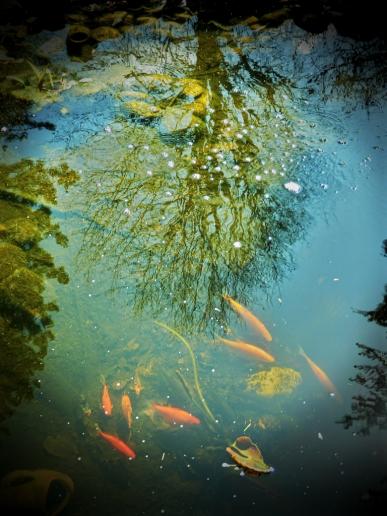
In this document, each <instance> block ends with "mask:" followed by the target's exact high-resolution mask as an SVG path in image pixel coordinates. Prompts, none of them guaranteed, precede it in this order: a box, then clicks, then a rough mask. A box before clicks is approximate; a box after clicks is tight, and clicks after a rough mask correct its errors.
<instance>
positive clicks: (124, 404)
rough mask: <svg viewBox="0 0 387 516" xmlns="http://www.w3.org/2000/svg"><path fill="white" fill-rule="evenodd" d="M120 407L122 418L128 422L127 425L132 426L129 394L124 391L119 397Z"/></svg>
mask: <svg viewBox="0 0 387 516" xmlns="http://www.w3.org/2000/svg"><path fill="white" fill-rule="evenodd" d="M121 408H122V413H123V415H124V418H125V419H126V421H127V422H128V427H129V428H131V426H132V403H131V401H130V398H129V396H128V395H127V394H126V393H125V394H123V396H122V398H121Z"/></svg>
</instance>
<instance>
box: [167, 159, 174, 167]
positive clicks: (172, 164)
mask: <svg viewBox="0 0 387 516" xmlns="http://www.w3.org/2000/svg"><path fill="white" fill-rule="evenodd" d="M174 166H175V163H174V162H173V161H172V160H171V161H168V167H169V168H173V167H174Z"/></svg>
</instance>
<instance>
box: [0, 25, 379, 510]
mask: <svg viewBox="0 0 387 516" xmlns="http://www.w3.org/2000/svg"><path fill="white" fill-rule="evenodd" d="M253 25H254V24H253ZM118 26H119V28H120V30H121V33H120V34H119V35H118V34H116V35H117V36H118V37H116V38H114V39H108V40H106V41H102V42H101V43H99V44H98V45H96V44H95V45H94V48H91V47H90V48H86V50H85V47H82V48H83V50H82V49H81V50H82V52H86V51H87V52H89V56H88V57H90V59H87V60H83V61H82V60H78V61H77V60H72V59H71V58H70V57H69V55H68V52H67V50H66V47H65V40H66V36H67V33H68V27H66V29H65V30H63V31H58V32H56V33H50V32H44V33H41V34H38V35H34V36H31V37H30V38H28V39H27V40H26V42H27V43H28V52H29V53H30V54H29V55H28V59H29V61H30V63H29V62H28V61H26V60H25V59H19V60H18V59H16V58H6V57H4V56H3V57H2V59H3V62H4V71H5V73H4V74H3V88H4V91H6V92H8V93H9V94H11V92H12V95H13V96H14V97H15V96H16V97H18V98H19V99H28V100H32V101H33V104H32V105H31V106H30V107H29V111H28V112H29V117H30V120H29V123H27V124H26V125H24V126H22V127H20V126H16V125H14V124H13V125H12V124H11V125H10V126H4V128H3V129H2V132H3V136H4V141H3V144H4V146H3V153H2V163H3V164H2V166H1V172H0V173H1V176H0V177H1V179H0V184H1V190H0V192H1V197H0V238H1V241H0V264H1V265H0V271H1V272H0V291H1V301H0V307H1V313H0V324H1V335H2V343H1V346H2V349H1V366H0V367H1V380H0V381H1V399H0V403H1V404H0V408H1V418H2V428H3V429H4V433H3V435H2V436H1V447H2V448H1V450H2V452H1V453H2V460H1V471H0V473H1V474H3V475H5V474H6V473H8V472H10V471H13V470H24V469H33V470H34V469H38V468H44V469H52V470H57V471H60V472H63V473H66V474H68V475H69V476H70V477H71V478H72V479H73V481H74V483H75V492H74V496H73V498H72V500H71V501H70V503H69V505H68V506H67V508H66V509H65V511H64V514H74V515H75V514H101V515H102V514H104V515H106V514H114V515H123V514H128V513H129V512H131V513H133V514H160V513H165V514H182V513H189V514H197V515H199V514H208V515H210V514H241V515H242V514H246V513H247V511H256V512H257V513H258V512H261V511H264V510H268V511H269V510H270V511H272V513H274V514H288V513H289V512H288V511H289V507H292V512H293V511H294V512H296V511H297V512H298V513H301V514H310V511H311V510H313V512H314V513H317V514H362V513H363V512H364V513H366V512H367V511H369V510H370V509H369V507H370V504H373V503H374V502H373V494H374V492H375V491H377V490H378V489H381V487H382V484H381V481H382V479H383V476H384V479H385V468H386V465H387V457H386V453H387V448H386V441H385V428H386V414H385V399H386V397H385V396H386V383H385V382H386V370H385V368H386V363H387V362H386V360H387V359H386V356H385V355H382V354H380V355H378V356H375V355H374V354H373V353H375V352H373V351H372V350H370V349H369V350H368V359H367V357H364V356H359V354H358V353H359V351H361V349H359V348H358V347H356V343H362V344H364V345H366V346H369V347H370V348H377V349H379V350H383V349H384V351H386V349H385V334H384V331H383V328H382V327H381V325H380V324H379V325H378V324H377V322H378V319H379V323H380V322H382V323H383V321H384V324H385V318H384V319H383V312H382V308H381V309H380V312H378V313H377V314H376V319H377V320H376V322H375V321H368V320H367V317H364V314H361V313H359V312H358V311H359V310H365V311H368V310H374V309H375V307H377V305H378V304H379V303H380V302H381V301H382V298H383V289H384V277H383V268H384V267H385V264H386V258H385V257H383V253H382V250H381V249H382V248H381V246H382V242H383V239H384V238H385V237H386V234H385V231H384V230H385V227H383V223H382V221H383V220H385V218H384V219H383V217H385V182H383V181H384V180H385V174H384V168H385V146H386V134H387V133H386V121H385V107H386V106H385V98H384V94H383V90H382V88H381V87H380V76H379V74H380V70H379V68H378V63H377V61H376V60H375V62H373V61H372V60H371V58H369V60H367V59H365V60H364V62H361V63H360V64H359V62H356V63H355V58H354V56H355V54H356V55H357V53H358V52H359V50H361V51H362V52H363V53H364V55H365V56H375V55H378V54H377V53H378V51H379V49H378V43H377V42H369V43H367V44H365V43H364V44H363V43H359V42H354V41H352V40H350V39H348V38H344V37H341V36H340V35H338V34H337V33H336V31H335V29H334V27H333V26H330V27H329V28H328V30H327V31H326V32H324V33H322V34H319V35H312V34H309V33H306V32H304V31H303V30H301V29H299V28H298V27H297V26H295V25H294V24H293V22H291V21H286V22H285V23H284V24H282V25H280V26H279V27H277V28H262V27H261V26H257V25H255V26H253V27H252V26H251V23H250V25H249V24H248V23H240V24H236V25H234V26H232V27H231V26H229V27H223V28H222V27H221V26H218V25H216V24H210V25H208V26H206V27H201V26H200V24H199V20H198V18H197V17H196V16H190V17H188V18H187V19H179V20H175V21H173V20H169V21H168V20H167V19H162V18H161V19H158V20H157V21H155V22H152V21H151V22H149V21H148V22H147V23H143V24H141V25H140V24H137V25H135V26H133V25H131V24H127V25H125V24H124V22H120V23H119V24H118ZM122 27H124V28H122ZM125 27H126V28H125ZM115 30H117V29H115ZM69 50H71V48H70V49H69ZM72 51H73V53H76V51H77V48H76V49H75V50H74V48H73V49H72ZM70 53H71V52H70ZM37 55H39V56H40V58H39V59H40V61H39V59H37V58H36V56H37ZM42 55H45V56H46V60H47V59H48V60H49V61H47V62H48V63H49V64H43V63H44V60H43V58H42ZM33 56H35V58H34V57H33ZM15 59H16V60H15ZM34 59H35V64H32V65H31V63H33V62H34ZM36 63H38V64H36ZM354 63H355V64H354ZM14 97H12V98H14ZM3 100H4V99H3ZM8 101H9V98H8ZM20 102H21V104H20V107H19V108H18V109H21V110H22V111H23V110H24V109H25V106H24V104H23V103H22V101H20ZM11 104H12V103H11ZM12 106H13V104H12ZM12 109H16V107H15V108H12ZM47 123H49V124H54V126H55V129H53V130H50V126H49V125H48V126H47ZM31 124H34V125H35V126H36V125H38V126H39V125H41V126H43V127H35V128H33V127H31ZM45 127H46V128H45ZM47 127H48V128H47ZM51 129H52V128H51ZM21 130H26V137H25V138H23V139H17V138H14V139H9V138H8V137H9V136H14V137H15V136H20V134H21V133H20V131H21ZM383 175H384V177H383ZM225 295H226V296H227V295H228V296H231V297H232V298H233V299H234V300H236V301H238V302H239V303H240V304H241V305H243V306H244V307H246V308H247V309H248V310H249V311H250V312H251V313H253V314H255V316H256V317H258V318H259V320H260V321H262V322H263V323H264V325H265V327H266V328H267V330H268V331H269V332H270V334H271V335H272V337H273V339H272V341H271V342H266V341H265V339H264V338H263V336H262V334H261V333H260V332H259V331H254V329H253V328H252V327H251V326H249V325H248V324H246V320H245V318H244V317H242V316H240V314H238V313H237V312H236V311H235V310H233V309H232V307H231V306H230V303H229V302H227V300H226V299H225V297H224V296H225ZM378 314H379V315H380V317H378ZM374 315H375V314H374ZM374 319H375V317H374ZM156 321H158V322H161V323H162V324H164V325H167V326H168V327H169V328H171V329H174V330H175V331H177V332H178V334H179V335H181V336H182V337H183V339H186V340H185V342H183V340H182V339H181V338H179V337H178V336H176V335H174V334H173V332H171V331H169V330H168V329H167V328H165V326H164V327H163V326H160V325H158V324H156ZM219 337H223V338H227V339H233V340H238V339H239V340H243V341H245V342H248V343H250V344H253V345H256V346H259V347H261V348H262V349H263V350H266V352H268V353H270V354H271V355H273V357H274V359H275V362H265V361H264V360H262V359H259V358H256V357H253V356H250V355H246V353H243V350H242V351H240V350H236V349H233V348H230V347H229V346H227V345H226V344H225V343H221V342H220V341H219ZM187 343H188V345H187ZM189 347H190V349H191V352H190V351H189ZM300 348H302V349H303V350H304V351H305V353H306V354H307V355H308V357H310V359H311V360H313V362H314V363H315V364H316V365H317V366H318V367H320V368H321V369H320V371H316V369H315V370H314V371H313V368H311V367H310V365H308V362H307V361H306V360H305V358H304V356H303V355H302V354H300ZM372 359H373V360H372ZM360 364H369V365H370V366H373V367H374V368H373V369H371V370H370V371H368V372H366V373H364V372H363V373H362V371H361V370H359V369H357V370H356V369H355V368H354V366H356V365H360ZM375 366H377V367H375ZM273 368H279V369H273ZM321 370H322V371H321ZM324 372H325V374H326V375H328V377H329V379H330V381H331V382H332V383H333V387H332V386H331V387H330V386H329V385H328V386H327V379H326V378H325V380H324V376H323V375H324ZM257 373H258V376H255V377H254V378H255V379H257V378H258V382H257V383H256V384H255V387H254V388H252V384H251V377H252V375H256V374H257ZM356 374H366V375H368V377H367V378H368V380H367V381H366V382H364V381H362V379H361V378H360V379H359V380H358V382H354V381H350V380H349V378H354V377H355V376H356ZM101 375H102V376H103V377H104V378H105V382H106V384H107V385H108V387H109V390H110V398H111V400H112V404H113V409H112V415H111V416H106V415H105V414H104V412H103V410H102V407H101V395H102V383H101ZM286 375H288V376H286ZM289 375H290V376H289ZM263 380H265V382H266V383H263ZM378 380H379V381H378ZM249 381H250V384H248V382H249ZM267 382H268V383H267ZM324 382H325V384H324ZM383 382H384V383H383ZM361 383H363V384H364V385H363V387H362V386H361V385H360V384H361ZM249 385H250V388H249ZM332 391H334V392H332ZM124 393H127V394H129V396H130V399H131V403H132V408H133V421H132V425H131V429H130V430H129V428H128V423H127V421H126V420H125V418H124V416H123V414H122V410H121V398H122V396H123V395H124ZM335 393H336V394H335ZM359 394H362V395H363V396H364V397H365V398H367V397H369V398H370V399H368V401H367V402H366V404H365V405H364V403H362V400H360V401H359V400H357V402H354V401H353V399H352V398H353V397H354V396H358V395H359ZM152 403H157V404H161V405H172V406H174V407H180V408H182V409H184V410H185V411H187V412H189V413H192V414H193V415H194V416H196V417H198V418H199V419H200V425H196V424H195V425H190V424H180V423H178V424H174V423H168V422H166V421H165V420H164V419H163V418H162V417H161V416H160V415H157V411H153V413H152V410H151V409H152ZM345 415H347V416H348V417H349V419H348V418H347V420H346V421H347V423H348V425H347V426H349V424H350V423H353V424H352V426H349V428H346V425H345V424H343V418H344V416H345ZM351 417H352V418H353V419H351ZM340 421H341V423H340ZM97 428H99V429H100V430H102V431H104V432H107V433H109V434H111V435H114V436H116V437H119V438H120V439H121V440H122V441H124V442H126V443H127V444H129V446H130V447H131V448H133V449H134V450H135V452H136V454H137V457H136V458H135V459H134V460H128V458H127V457H125V456H124V454H122V453H119V452H118V451H117V450H115V449H113V447H112V446H111V445H110V444H109V443H107V442H106V441H104V440H103V439H101V436H100V435H98V433H97ZM363 434H367V435H363ZM242 435H248V436H249V437H250V438H251V440H252V441H253V442H254V443H256V444H257V445H258V446H259V448H260V450H261V452H262V455H263V459H264V461H265V463H266V464H267V465H269V466H272V467H273V468H274V471H273V472H271V473H268V474H263V475H261V476H259V477H257V476H251V475H249V474H248V472H246V471H245V470H244V469H243V468H237V467H236V464H234V463H233V461H232V458H231V457H230V455H229V454H228V453H227V452H226V447H228V446H230V445H231V444H232V443H233V442H234V441H235V439H236V438H237V437H238V436H242ZM226 466H227V467H226ZM372 490H373V492H372ZM370 493H371V494H370ZM372 493H373V494H372ZM368 513H369V512H368Z"/></svg>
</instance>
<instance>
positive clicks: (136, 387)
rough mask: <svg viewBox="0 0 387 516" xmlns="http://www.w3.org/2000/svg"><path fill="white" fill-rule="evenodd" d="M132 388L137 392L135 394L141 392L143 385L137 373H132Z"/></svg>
mask: <svg viewBox="0 0 387 516" xmlns="http://www.w3.org/2000/svg"><path fill="white" fill-rule="evenodd" d="M133 389H134V392H135V393H136V394H137V396H138V395H139V394H140V393H141V391H142V389H143V386H142V383H141V380H140V377H139V375H138V374H135V375H134V380H133Z"/></svg>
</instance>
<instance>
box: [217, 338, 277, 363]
mask: <svg viewBox="0 0 387 516" xmlns="http://www.w3.org/2000/svg"><path fill="white" fill-rule="evenodd" d="M218 340H219V341H220V342H223V344H226V345H227V346H229V347H230V348H233V349H236V350H238V351H241V352H242V353H246V354H247V355H251V356H252V357H254V358H259V359H260V360H264V361H265V362H274V361H275V358H274V357H273V355H270V353H268V352H267V351H265V350H264V349H262V348H259V347H258V346H254V345H253V344H248V343H247V342H243V340H230V339H224V338H222V337H219V338H218Z"/></svg>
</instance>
